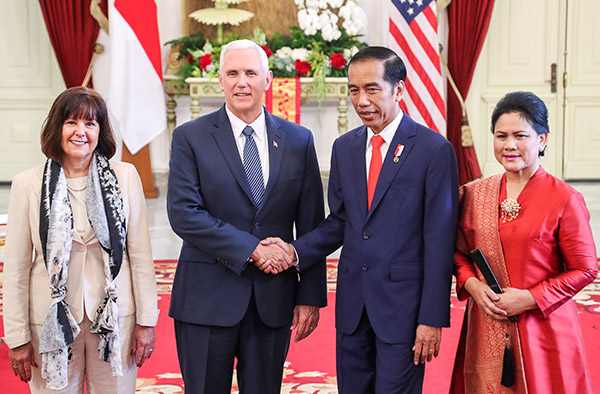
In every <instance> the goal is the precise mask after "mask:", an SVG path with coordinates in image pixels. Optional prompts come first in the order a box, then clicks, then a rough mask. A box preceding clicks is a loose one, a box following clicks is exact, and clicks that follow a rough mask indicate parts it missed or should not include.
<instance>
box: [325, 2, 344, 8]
mask: <svg viewBox="0 0 600 394" xmlns="http://www.w3.org/2000/svg"><path fill="white" fill-rule="evenodd" d="M342 4H344V0H329V5H330V6H331V8H340V7H341V6H342Z"/></svg>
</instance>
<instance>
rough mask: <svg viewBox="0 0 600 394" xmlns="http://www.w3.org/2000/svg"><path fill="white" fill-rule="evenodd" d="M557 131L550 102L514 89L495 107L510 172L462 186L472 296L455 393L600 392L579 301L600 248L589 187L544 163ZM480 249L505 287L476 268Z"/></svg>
mask: <svg viewBox="0 0 600 394" xmlns="http://www.w3.org/2000/svg"><path fill="white" fill-rule="evenodd" d="M548 131H549V130H548V111H547V109H546V106H545V104H544V103H543V101H542V100H540V99H539V98H538V97H537V96H535V95H534V94H533V93H529V92H514V93H509V94H507V95H506V96H505V97H504V98H502V99H501V100H500V101H499V102H498V104H497V105H496V108H495V109H494V112H493V114H492V133H493V135H494V155H495V157H496V160H498V162H499V163H500V164H502V166H503V167H504V169H505V172H504V173H503V174H499V175H495V176H491V177H489V178H485V179H482V180H479V181H476V182H472V183H470V184H467V185H465V186H464V187H463V188H462V189H461V193H460V196H461V197H460V217H459V229H458V236H457V250H456V253H455V275H456V278H457V293H458V298H459V299H460V300H465V299H469V301H468V304H467V309H466V313H465V320H464V323H463V327H462V332H461V338H460V343H459V347H458V351H457V356H456V362H455V365H454V373H453V378H452V386H451V389H450V392H451V393H461V394H462V393H532V394H534V393H555V394H558V393H573V394H586V393H592V392H593V389H592V383H591V379H590V373H589V368H588V365H587V361H586V356H585V349H584V344H583V338H582V333H581V326H580V324H579V318H578V316H577V308H576V306H575V303H574V301H573V300H572V298H573V296H574V295H575V294H577V293H578V292H579V291H580V290H582V289H583V288H584V287H585V286H586V285H587V284H589V283H590V282H592V281H593V280H594V278H596V275H597V273H598V263H597V257H596V256H597V255H596V249H595V246H594V240H593V238H592V232H591V229H590V225H589V213H588V210H587V208H586V206H585V202H584V201H583V197H582V196H581V194H580V193H578V192H577V191H576V190H575V189H573V188H572V187H570V186H569V185H567V184H566V183H564V182H562V181H561V180H559V179H557V178H555V177H554V176H552V175H550V174H548V173H547V172H546V171H544V169H543V168H542V167H540V164H539V156H543V154H544V151H545V149H546V144H547V142H548ZM476 248H480V249H481V250H482V252H483V254H484V255H485V256H486V258H487V260H488V263H489V265H490V267H491V269H492V271H493V272H494V274H495V276H496V278H497V280H498V282H499V284H500V286H501V287H502V289H503V290H504V292H503V293H502V294H495V293H494V292H493V291H492V290H491V288H490V287H489V286H488V285H487V284H486V281H485V280H484V279H483V276H482V274H481V273H480V272H479V270H476V269H475V268H474V266H473V263H472V261H471V260H470V258H469V257H468V256H469V251H471V250H473V249H476ZM508 316H516V317H517V322H511V321H509V320H508V318H507V317H508Z"/></svg>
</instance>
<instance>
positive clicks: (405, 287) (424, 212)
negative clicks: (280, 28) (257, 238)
mask: <svg viewBox="0 0 600 394" xmlns="http://www.w3.org/2000/svg"><path fill="white" fill-rule="evenodd" d="M405 79H406V68H405V66H404V64H403V62H402V60H401V59H400V58H399V57H398V56H397V55H396V54H395V53H394V52H393V51H391V50H390V49H387V48H383V47H368V48H365V49H363V50H361V51H359V52H358V53H357V54H356V55H355V56H354V57H353V58H352V60H351V61H350V63H349V70H348V86H349V89H350V98H351V100H352V104H353V106H354V109H355V110H356V113H357V114H358V116H359V117H360V118H361V120H362V121H363V123H364V126H361V127H358V128H356V129H354V130H352V131H350V132H348V133H346V134H345V135H343V136H341V137H339V138H338V139H337V140H336V141H335V143H334V145H333V152H332V156H331V173H330V178H329V190H328V193H329V196H328V197H329V208H330V211H331V213H330V215H329V216H328V217H327V219H325V221H323V222H322V223H321V224H320V225H319V226H318V227H317V229H316V230H314V231H312V232H310V233H308V234H306V235H305V236H303V237H301V238H300V239H298V240H297V241H295V242H293V243H292V244H293V246H294V247H295V253H296V254H297V256H298V262H299V266H300V272H301V273H302V272H303V271H304V270H305V269H312V268H313V267H314V266H315V265H318V264H322V263H321V260H320V259H321V258H322V256H326V255H328V254H329V253H332V252H333V251H334V250H336V249H337V248H338V247H340V246H342V245H343V249H342V252H341V256H340V261H339V266H338V282H337V295H336V298H337V300H336V328H337V378H338V388H339V391H340V393H343V394H347V393H357V394H368V393H382V394H383V393H385V394H391V393H402V394H406V393H420V392H421V391H422V384H423V375H424V371H425V367H424V363H425V361H431V359H432V356H437V354H438V351H439V346H440V341H441V327H447V326H449V324H450V284H451V276H452V262H453V250H454V241H455V235H456V221H457V199H458V180H457V178H458V177H457V167H456V158H455V156H454V150H453V148H452V146H451V145H450V143H448V141H447V140H446V139H445V138H444V137H443V136H441V135H440V134H438V133H436V132H434V131H432V130H430V129H428V128H426V127H424V126H422V125H419V124H417V123H415V122H414V121H413V120H412V119H410V118H409V117H408V116H407V115H406V114H404V113H403V112H402V111H401V110H400V108H399V106H398V104H399V102H400V99H401V98H402V94H403V92H404V89H405V85H404V83H405ZM275 243H277V244H280V245H281V246H282V247H284V246H285V245H283V244H281V243H280V242H279V241H277V240H274V239H269V240H267V241H264V242H263V244H264V245H272V244H275ZM292 254H293V253H292ZM294 258H295V257H294ZM268 266H269V264H268V263H267V262H266V263H264V264H262V265H261V267H268Z"/></svg>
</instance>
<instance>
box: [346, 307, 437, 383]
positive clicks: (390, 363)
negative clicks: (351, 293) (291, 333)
mask: <svg viewBox="0 0 600 394" xmlns="http://www.w3.org/2000/svg"><path fill="white" fill-rule="evenodd" d="M413 345H414V344H413V343H385V342H383V341H381V340H380V339H379V338H377V336H376V335H375V332H374V331H373V328H372V327H371V323H370V322H369V317H368V316H367V312H366V310H363V314H362V316H361V319H360V323H359V324H358V328H357V329H356V331H354V332H353V333H352V334H350V335H347V334H344V333H341V332H340V331H339V330H338V331H337V338H336V353H337V355H336V357H337V378H338V390H339V392H340V394H354V393H356V394H375V393H377V394H420V393H421V392H422V390H423V376H424V375H425V364H419V365H418V366H415V365H414V363H413V357H414V353H413V351H412V347H413Z"/></svg>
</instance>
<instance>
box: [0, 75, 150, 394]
mask: <svg viewBox="0 0 600 394" xmlns="http://www.w3.org/2000/svg"><path fill="white" fill-rule="evenodd" d="M41 143H42V152H43V153H44V154H45V155H46V156H47V157H48V160H47V161H46V164H45V165H42V166H38V167H35V168H32V169H30V170H27V171H25V172H23V173H21V174H18V175H16V176H15V178H14V180H13V183H12V187H11V194H10V201H9V207H8V228H7V235H6V251H5V264H4V329H5V338H4V340H5V342H6V344H7V345H8V347H9V348H10V351H9V357H10V362H11V367H12V369H13V371H14V372H15V375H17V376H19V377H20V378H21V380H23V381H24V382H29V385H30V388H31V391H32V392H33V393H44V392H52V393H56V392H57V391H56V390H58V392H61V393H62V392H64V393H83V390H84V384H85V386H86V387H87V392H88V393H90V394H93V393H134V392H135V381H136V375H137V367H139V366H141V365H142V364H143V363H144V361H145V360H146V359H147V358H148V357H150V355H151V354H152V351H153V348H154V339H155V338H154V326H155V325H156V322H157V319H158V310H157V295H156V278H155V275H154V264H153V260H152V252H151V248H150V238H149V234H148V227H147V219H146V205H145V200H144V195H143V191H142V186H141V182H140V178H139V176H138V174H137V172H136V171H135V168H134V167H133V166H132V165H130V164H126V163H121V162H109V161H108V159H109V158H110V157H112V156H113V155H114V153H115V149H116V143H115V140H114V137H113V134H112V129H111V127H110V123H109V120H108V111H107V108H106V104H105V103H104V100H102V98H101V97H100V96H99V95H98V94H97V93H96V92H95V91H93V90H91V89H88V88H84V87H77V88H71V89H68V90H66V91H64V92H63V93H61V94H60V95H59V96H58V98H57V99H56V101H55V102H54V104H53V105H52V108H51V109H50V113H49V115H48V118H47V119H46V121H45V123H44V126H43V129H42V136H41Z"/></svg>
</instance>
